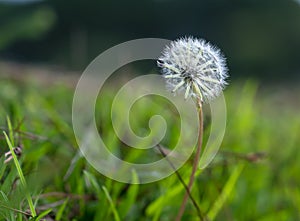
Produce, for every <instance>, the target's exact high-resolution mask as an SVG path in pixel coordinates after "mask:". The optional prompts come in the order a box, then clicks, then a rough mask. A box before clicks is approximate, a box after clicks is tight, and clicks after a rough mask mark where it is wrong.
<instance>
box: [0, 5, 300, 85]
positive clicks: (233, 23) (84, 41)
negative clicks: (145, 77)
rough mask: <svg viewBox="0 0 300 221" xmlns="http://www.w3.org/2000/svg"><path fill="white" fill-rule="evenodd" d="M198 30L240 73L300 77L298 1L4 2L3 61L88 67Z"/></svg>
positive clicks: (0, 11) (0, 21)
mask: <svg viewBox="0 0 300 221" xmlns="http://www.w3.org/2000/svg"><path fill="white" fill-rule="evenodd" d="M185 35H192V36H195V37H201V38H205V39H207V40H209V41H211V42H213V43H214V44H216V45H217V46H219V47H220V48H221V49H222V50H223V51H224V53H225V54H226V56H227V58H228V63H229V68H230V70H231V75H233V76H234V77H235V76H236V77H239V76H244V75H251V76H253V75H255V76H256V77H261V78H265V79H266V78H271V79H274V80H276V79H277V80H278V79H287V80H289V79H294V78H295V77H297V76H298V75H299V74H300V3H298V2H297V1H295V0H263V1H262V0H206V1H201V0H185V1H183V0H145V1H141V0H131V1H113V0H100V1H99V0H89V1H83V0H72V1H62V0H45V1H26V0H6V1H4V0H0V58H1V59H2V60H3V59H4V60H16V61H20V62H31V63H35V62H38V63H46V64H57V65H62V66H66V67H68V68H71V69H75V70H76V69H77V70H82V69H83V68H84V67H85V66H86V65H87V64H88V63H89V62H90V61H91V60H92V59H93V58H95V57H96V56H97V55H98V54H100V53H101V52H102V51H104V50H105V49H108V48H109V47H111V46H113V45H116V44H118V43H122V42H124V41H127V40H132V39H136V38H145V37H157V38H167V39H176V38H178V37H181V36H185Z"/></svg>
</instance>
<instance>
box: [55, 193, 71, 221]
mask: <svg viewBox="0 0 300 221" xmlns="http://www.w3.org/2000/svg"><path fill="white" fill-rule="evenodd" d="M68 202H69V198H67V199H66V200H65V201H64V203H63V204H62V205H61V206H60V207H59V209H58V211H57V213H56V216H55V220H57V221H59V220H61V218H62V215H63V213H64V211H65V208H66V206H67V204H68Z"/></svg>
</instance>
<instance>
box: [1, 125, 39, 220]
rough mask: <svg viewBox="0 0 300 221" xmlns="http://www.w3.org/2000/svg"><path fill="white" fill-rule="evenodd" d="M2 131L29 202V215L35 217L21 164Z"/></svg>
mask: <svg viewBox="0 0 300 221" xmlns="http://www.w3.org/2000/svg"><path fill="white" fill-rule="evenodd" d="M3 133H4V136H5V139H6V142H7V145H8V147H9V150H10V152H11V154H12V156H13V159H14V164H15V166H16V168H17V171H18V174H19V177H20V180H21V183H22V185H23V187H24V189H25V192H26V193H25V194H26V198H27V201H28V204H29V208H30V212H31V215H32V216H33V217H35V216H36V212H35V209H34V206H33V201H32V198H31V196H30V194H29V192H28V189H27V184H26V180H25V177H24V174H23V172H22V169H21V166H20V164H19V161H18V159H17V156H16V154H15V152H14V148H13V146H12V144H11V142H10V140H9V137H8V136H7V134H6V133H5V131H3Z"/></svg>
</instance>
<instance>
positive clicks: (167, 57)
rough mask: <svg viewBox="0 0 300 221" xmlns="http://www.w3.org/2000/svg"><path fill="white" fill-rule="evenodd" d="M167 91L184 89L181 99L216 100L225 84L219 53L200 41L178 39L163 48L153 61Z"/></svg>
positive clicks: (223, 62)
mask: <svg viewBox="0 0 300 221" xmlns="http://www.w3.org/2000/svg"><path fill="white" fill-rule="evenodd" d="M157 65H158V67H159V68H161V72H162V74H163V77H164V78H165V79H166V83H167V88H168V89H169V90H171V91H172V92H175V93H176V92H180V91H182V90H185V98H188V97H196V98H200V99H201V101H203V102H209V101H210V100H212V99H214V98H216V97H217V96H218V95H219V94H220V93H221V92H222V90H223V89H224V88H225V86H226V85H227V83H226V79H227V77H228V75H227V67H226V62H225V57H224V56H223V55H222V53H221V51H220V50H219V49H218V48H217V47H215V46H212V45H211V44H210V43H208V42H206V41H205V40H202V39H196V38H192V37H185V38H180V39H178V40H175V41H172V42H171V43H170V45H168V46H166V47H165V49H164V50H163V52H162V55H161V56H160V57H159V58H158V60H157Z"/></svg>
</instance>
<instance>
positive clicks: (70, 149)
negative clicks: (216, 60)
mask: <svg viewBox="0 0 300 221" xmlns="http://www.w3.org/2000/svg"><path fill="white" fill-rule="evenodd" d="M0 88H1V93H0V102H1V104H0V116H1V119H0V127H1V131H5V132H6V134H7V137H6V136H4V135H0V193H1V194H0V201H1V202H0V217H1V219H0V220H28V219H29V216H28V212H29V211H30V209H31V210H32V208H31V206H30V204H31V203H29V201H28V196H27V197H26V194H24V193H23V189H22V188H23V186H24V185H23V182H24V180H25V182H26V185H27V187H28V193H30V197H31V198H32V201H33V202H35V203H33V207H34V209H35V210H36V212H37V216H38V215H43V216H47V217H48V218H52V219H56V220H95V221H98V220H128V221H130V220H132V221H133V220H173V219H174V217H175V216H176V213H177V210H178V208H179V206H180V202H181V199H182V197H183V195H184V188H183V187H182V185H181V184H180V182H179V180H178V178H177V177H176V176H175V175H172V176H170V177H168V178H166V179H164V180H161V181H159V182H156V183H152V184H145V185H128V184H123V183H119V182H115V181H113V180H110V179H108V178H106V177H104V176H102V175H101V174H99V173H98V172H97V171H96V170H95V169H93V168H92V167H91V166H90V165H89V164H88V163H87V162H86V160H85V159H84V158H83V157H82V156H81V154H80V152H79V150H78V147H77V145H76V141H75V137H74V135H73V130H72V124H71V105H72V96H73V89H71V88H67V87H65V86H64V85H49V86H48V87H47V88H45V86H41V85H39V84H36V83H30V82H26V83H25V82H24V83H20V82H14V81H10V80H3V81H0ZM281 90H284V89H281ZM102 95H103V96H104V98H105V99H104V100H102V101H101V102H100V103H99V104H101V106H98V107H97V112H96V118H97V119H99V120H101V122H102V124H101V125H99V132H100V133H101V134H102V136H103V138H104V141H105V142H106V143H107V145H109V146H110V149H111V150H112V151H115V153H116V154H120V156H122V157H124V158H125V159H126V160H129V161H132V162H145V161H147V160H149V161H151V160H153V159H159V158H160V156H159V155H158V154H157V153H152V152H149V153H148V152H147V154H146V156H148V157H149V159H143V157H145V155H144V153H143V151H129V150H127V151H125V152H124V151H123V150H122V151H123V152H122V151H121V152H120V147H121V146H122V145H124V144H122V143H121V142H120V140H119V139H118V138H117V137H116V136H115V134H114V131H113V128H112V125H111V123H110V120H109V116H110V113H109V104H110V103H111V99H112V96H113V94H112V93H111V91H105V92H103V94H102ZM225 97H226V101H227V112H228V116H227V129H226V134H225V137H224V141H223V143H222V147H221V150H220V151H219V153H218V155H217V157H216V158H215V160H214V161H213V163H212V164H211V165H210V166H209V167H208V168H206V169H205V170H203V171H198V173H197V179H196V183H195V186H194V188H193V190H192V194H193V196H194V197H195V199H196V201H197V203H198V204H199V205H200V207H201V209H202V210H203V212H204V213H205V214H206V215H207V216H208V217H209V218H211V219H212V220H261V221H268V220H270V221H273V220H299V219H300V215H299V203H300V191H299V186H300V175H299V171H300V165H299V159H300V149H299V148H298V147H299V145H300V138H299V136H298V134H299V131H300V116H299V113H298V110H297V109H295V108H294V106H295V105H294V104H293V103H292V104H291V105H288V104H287V105H285V106H284V107H282V106H276V105H275V104H276V103H275V104H274V102H273V101H274V97H272V94H267V93H261V91H260V89H259V84H257V83H256V82H253V81H247V82H243V83H241V82H232V83H231V86H230V87H229V88H228V89H227V90H226V92H225ZM148 99H150V98H148ZM151 102H152V103H151V105H150V106H149V105H147V104H149V103H148V101H147V102H142V101H141V102H140V103H137V106H135V107H134V109H133V111H135V113H134V119H132V123H133V129H134V130H135V131H137V133H143V131H145V130H147V127H146V126H145V125H147V123H148V119H149V116H151V115H152V114H153V113H159V112H160V111H163V110H167V109H168V108H169V107H170V105H169V104H167V103H166V102H165V101H164V100H162V99H153V100H151ZM294 102H296V101H294ZM145 112H146V114H145ZM118 114H119V115H120V116H122V110H120V113H118ZM164 115H165V116H166V118H167V119H168V120H169V122H168V126H169V127H170V128H171V129H170V130H168V132H167V137H166V138H165V139H164V141H163V142H164V145H168V144H169V145H170V146H172V145H174V143H176V140H177V137H178V133H179V131H178V130H176V129H175V128H174V126H173V125H175V124H176V117H174V115H171V114H169V115H168V113H164ZM206 115H207V114H206ZM6 116H8V117H9V119H10V121H11V123H9V122H7V121H6ZM10 125H11V126H10ZM205 125H206V127H209V116H206V121H205ZM9 128H11V129H9ZM140 128H142V129H141V130H139V129H140ZM145 128H146V129H145ZM145 132H147V131H145ZM1 134H2V133H1ZM205 136H207V134H206V135H205ZM18 144H22V145H23V147H24V148H23V153H22V155H21V157H20V158H18V159H17V158H14V159H13V160H12V161H10V162H8V163H4V160H5V157H4V154H5V152H8V151H11V148H12V147H15V146H16V145H18ZM16 162H19V166H20V167H19V168H18V167H17V168H16ZM190 170H191V163H190V162H189V163H188V164H186V165H185V166H184V167H183V168H181V169H180V170H179V172H180V173H181V174H182V176H183V179H184V180H185V181H186V182H187V181H188V177H189V174H190ZM20 171H21V172H22V174H23V178H21V176H20ZM128 176H130V177H132V179H137V177H136V175H135V174H134V173H133V174H128ZM19 181H21V182H19ZM26 202H27V203H26ZM50 210H51V211H50ZM31 213H32V211H31ZM26 214H27V215H26ZM32 215H34V214H33V213H32ZM196 218H197V216H196V211H195V208H194V207H193V205H192V204H191V203H189V204H188V207H187V210H186V213H185V214H184V217H183V220H196Z"/></svg>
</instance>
